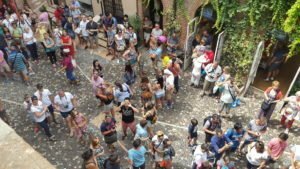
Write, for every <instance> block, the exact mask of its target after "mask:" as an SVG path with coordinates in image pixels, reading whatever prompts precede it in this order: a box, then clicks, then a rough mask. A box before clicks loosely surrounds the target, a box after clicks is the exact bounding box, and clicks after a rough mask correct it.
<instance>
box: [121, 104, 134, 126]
mask: <svg viewBox="0 0 300 169" xmlns="http://www.w3.org/2000/svg"><path fill="white" fill-rule="evenodd" d="M120 113H122V121H123V122H125V123H132V122H133V121H134V111H133V109H132V108H131V107H127V108H126V107H125V106H122V107H121V111H120Z"/></svg>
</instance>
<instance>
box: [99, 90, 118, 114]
mask: <svg viewBox="0 0 300 169" xmlns="http://www.w3.org/2000/svg"><path fill="white" fill-rule="evenodd" d="M97 97H98V98H99V99H100V100H101V102H102V103H104V108H103V109H104V110H103V111H104V113H105V114H109V113H111V116H112V117H113V118H114V117H115V111H114V105H113V101H114V95H113V88H112V87H111V86H108V87H106V88H105V91H104V92H101V93H100V92H99V93H97Z"/></svg>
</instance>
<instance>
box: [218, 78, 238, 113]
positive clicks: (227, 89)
mask: <svg viewBox="0 0 300 169" xmlns="http://www.w3.org/2000/svg"><path fill="white" fill-rule="evenodd" d="M219 87H223V91H222V94H221V98H220V100H221V108H220V109H219V114H221V113H222V111H223V110H224V109H225V112H226V114H229V112H230V108H231V104H232V103H233V102H234V101H235V100H236V96H237V94H238V93H239V92H240V89H239V88H238V87H237V86H236V84H235V83H234V78H232V77H231V78H228V79H227V80H226V81H225V82H223V83H220V84H219Z"/></svg>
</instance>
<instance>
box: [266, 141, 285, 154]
mask: <svg viewBox="0 0 300 169" xmlns="http://www.w3.org/2000/svg"><path fill="white" fill-rule="evenodd" d="M286 147H287V142H281V141H280V139H279V138H273V139H272V140H271V141H270V142H269V144H268V148H269V149H270V150H271V154H270V155H271V157H273V158H276V157H279V156H280V155H281V154H282V153H283V152H284V150H285V149H286Z"/></svg>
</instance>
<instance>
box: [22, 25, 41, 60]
mask: <svg viewBox="0 0 300 169" xmlns="http://www.w3.org/2000/svg"><path fill="white" fill-rule="evenodd" d="M23 40H24V43H25V44H26V47H27V49H28V50H29V52H30V56H31V57H32V60H33V61H37V62H38V53H37V46H36V39H35V38H34V35H33V32H32V31H31V29H30V28H28V27H25V28H24V32H23Z"/></svg>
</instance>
